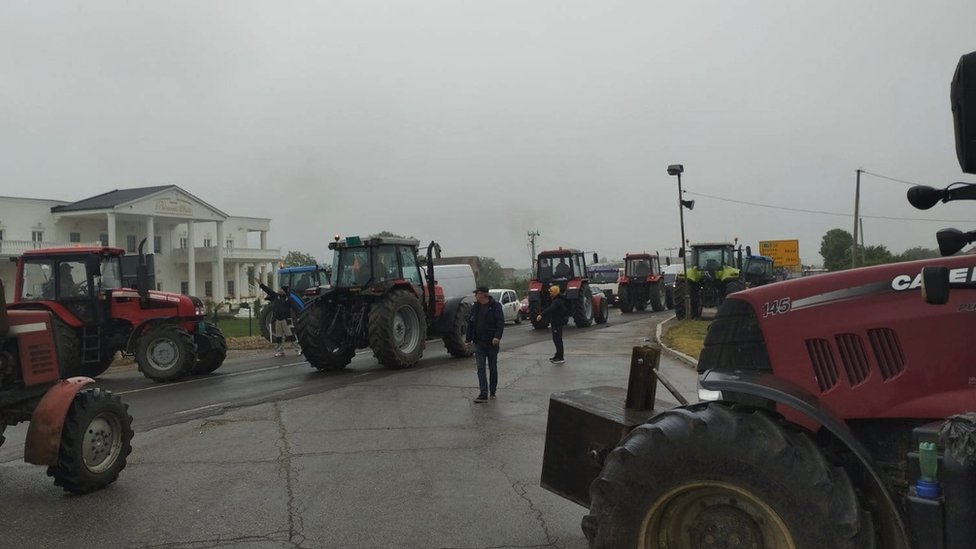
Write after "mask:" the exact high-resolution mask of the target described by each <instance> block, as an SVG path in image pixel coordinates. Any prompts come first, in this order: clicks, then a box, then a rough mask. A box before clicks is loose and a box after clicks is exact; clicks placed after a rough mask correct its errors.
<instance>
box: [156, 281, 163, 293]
mask: <svg viewBox="0 0 976 549" xmlns="http://www.w3.org/2000/svg"><path fill="white" fill-rule="evenodd" d="M156 291H157V292H161V291H163V283H162V282H157V283H156Z"/></svg>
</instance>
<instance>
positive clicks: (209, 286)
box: [203, 280, 213, 297]
mask: <svg viewBox="0 0 976 549" xmlns="http://www.w3.org/2000/svg"><path fill="white" fill-rule="evenodd" d="M203 295H204V297H213V282H211V281H209V280H208V281H206V282H204V283H203Z"/></svg>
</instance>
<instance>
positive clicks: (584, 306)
mask: <svg viewBox="0 0 976 549" xmlns="http://www.w3.org/2000/svg"><path fill="white" fill-rule="evenodd" d="M577 295H578V297H577V298H576V303H574V304H573V322H575V323H576V327H577V328H586V327H587V326H590V325H592V324H593V290H590V287H589V286H583V287H582V288H580V291H579V294H577Z"/></svg>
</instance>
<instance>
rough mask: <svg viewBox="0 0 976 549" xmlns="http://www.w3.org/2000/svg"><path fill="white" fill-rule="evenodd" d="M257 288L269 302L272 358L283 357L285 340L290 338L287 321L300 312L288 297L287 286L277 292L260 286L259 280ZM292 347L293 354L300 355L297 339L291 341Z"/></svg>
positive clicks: (289, 328)
mask: <svg viewBox="0 0 976 549" xmlns="http://www.w3.org/2000/svg"><path fill="white" fill-rule="evenodd" d="M258 286H261V289H262V290H264V293H266V294H268V301H269V302H270V303H268V307H271V339H272V341H274V344H275V354H274V356H285V339H286V338H289V337H292V331H291V325H290V324H289V321H290V320H291V318H292V314H294V315H295V316H298V313H300V312H301V310H300V309H299V308H298V304H296V303H295V302H294V301H292V299H291V296H289V295H288V286H282V287H281V289H280V290H278V291H277V292H275V291H274V290H272V289H271V288H269V287H268V286H265V285H264V284H262V283H261V281H260V280H258ZM292 346H294V348H295V352H297V353H298V354H302V348H301V347H300V346H299V345H298V338H297V337H296V338H295V339H294V340H293V341H292Z"/></svg>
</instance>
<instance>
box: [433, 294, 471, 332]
mask: <svg viewBox="0 0 976 549" xmlns="http://www.w3.org/2000/svg"><path fill="white" fill-rule="evenodd" d="M465 301H468V302H470V301H471V298H470V297H467V296H462V297H452V298H451V299H448V300H447V303H445V304H444V312H443V313H441V316H439V317H437V320H436V321H434V330H435V331H436V332H437V333H439V334H444V333H447V332H450V331H451V330H453V329H454V319H455V317H456V316H457V312H458V309H459V308H460V307H461V303H464V302H465Z"/></svg>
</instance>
